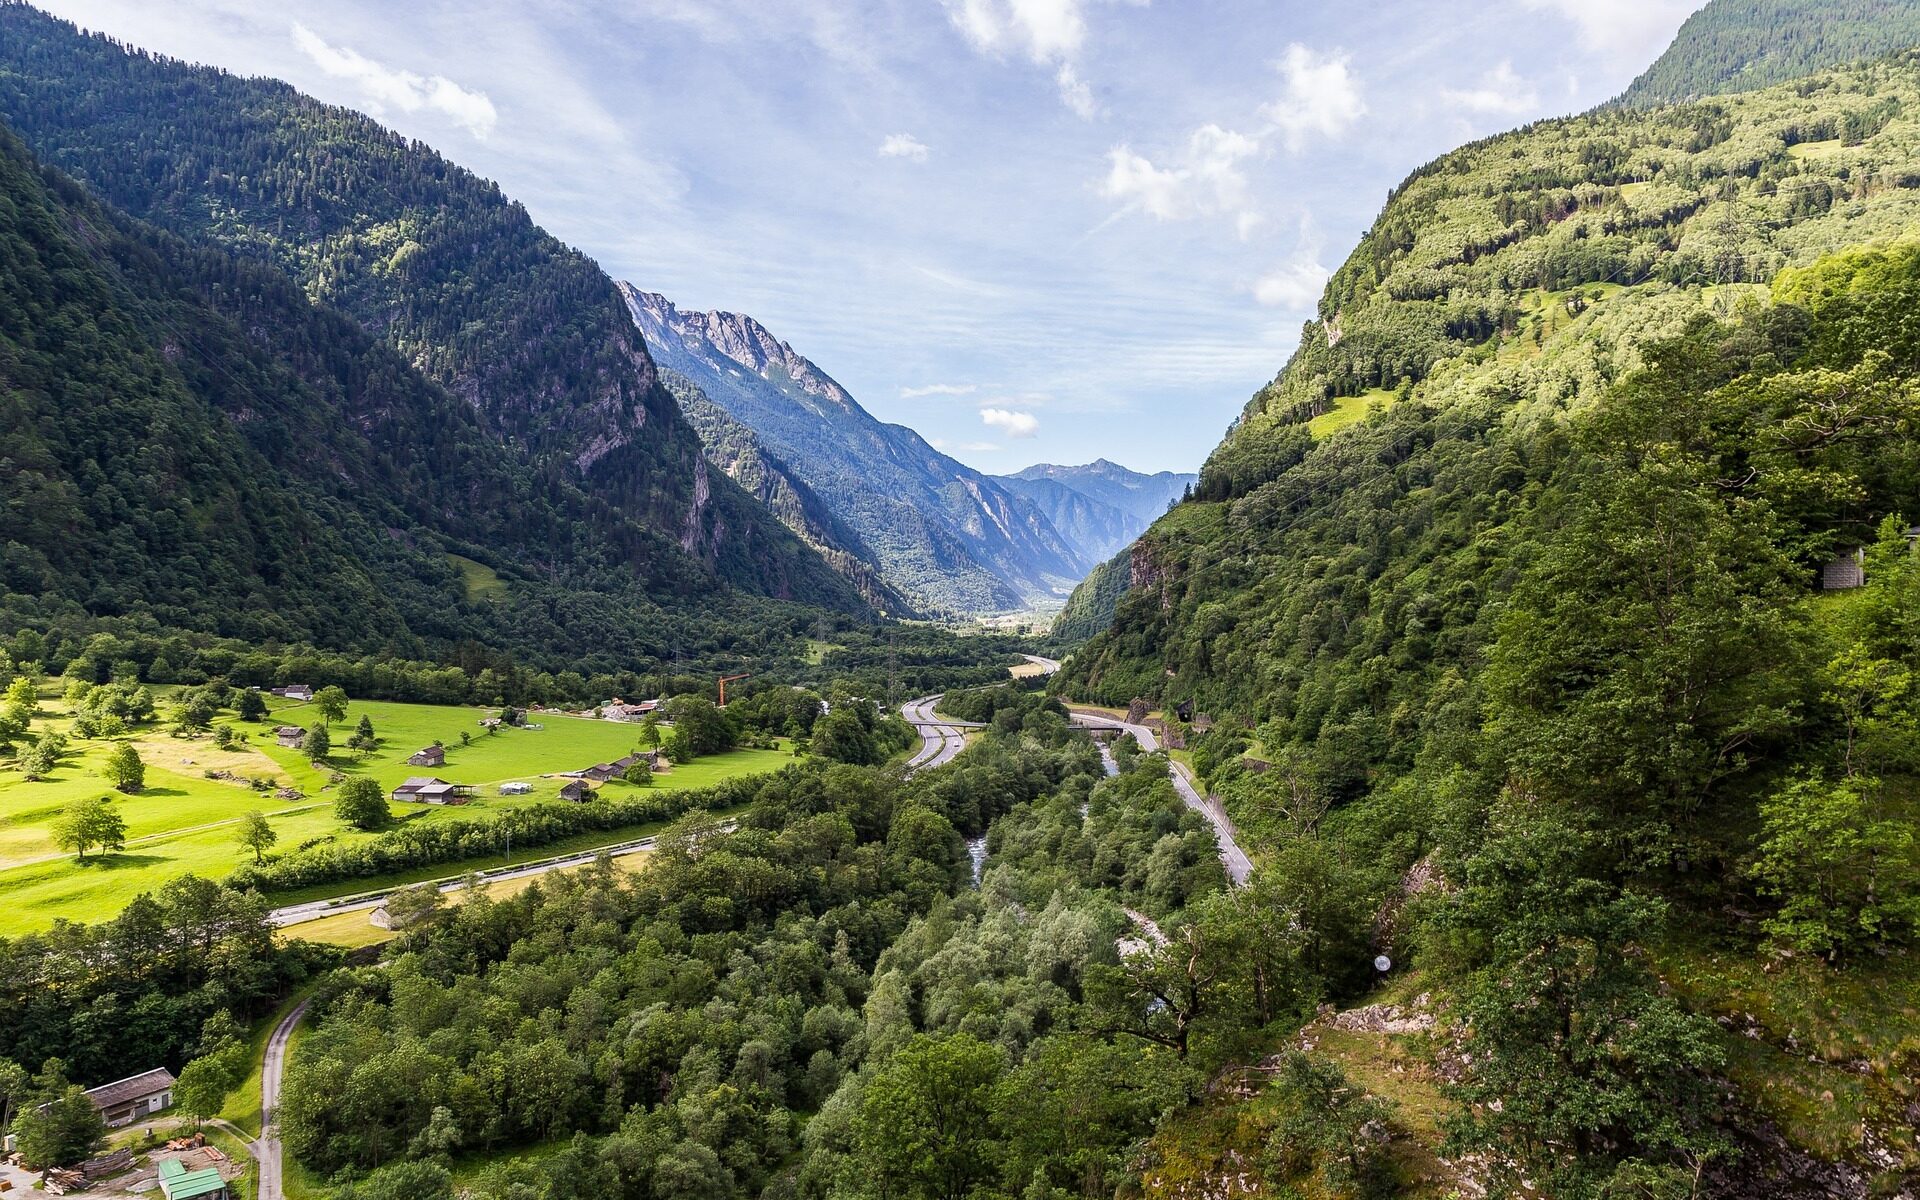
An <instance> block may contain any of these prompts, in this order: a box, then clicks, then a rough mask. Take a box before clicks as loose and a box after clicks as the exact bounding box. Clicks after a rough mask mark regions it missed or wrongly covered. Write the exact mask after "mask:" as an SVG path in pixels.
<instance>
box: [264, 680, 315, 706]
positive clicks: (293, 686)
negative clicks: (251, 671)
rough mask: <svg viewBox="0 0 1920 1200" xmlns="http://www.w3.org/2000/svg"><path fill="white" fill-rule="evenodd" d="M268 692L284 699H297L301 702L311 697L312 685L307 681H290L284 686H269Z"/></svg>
mask: <svg viewBox="0 0 1920 1200" xmlns="http://www.w3.org/2000/svg"><path fill="white" fill-rule="evenodd" d="M268 692H269V694H270V695H274V696H279V697H281V698H283V699H286V700H298V701H299V702H300V703H302V704H305V703H306V702H307V701H309V700H311V699H313V685H312V684H308V683H290V684H288V685H287V686H286V687H277V688H270V689H268Z"/></svg>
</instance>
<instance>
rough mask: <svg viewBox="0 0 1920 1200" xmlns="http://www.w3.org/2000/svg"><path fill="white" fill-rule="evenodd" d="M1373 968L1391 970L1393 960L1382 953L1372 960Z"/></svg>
mask: <svg viewBox="0 0 1920 1200" xmlns="http://www.w3.org/2000/svg"><path fill="white" fill-rule="evenodd" d="M1373 969H1374V970H1376V971H1391V970H1393V960H1392V959H1390V958H1388V957H1387V956H1386V955H1384V954H1382V955H1380V956H1379V957H1378V958H1376V959H1374V960H1373Z"/></svg>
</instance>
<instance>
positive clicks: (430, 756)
mask: <svg viewBox="0 0 1920 1200" xmlns="http://www.w3.org/2000/svg"><path fill="white" fill-rule="evenodd" d="M407 765H408V766H413V767H444V766H446V765H447V748H446V747H445V746H422V747H421V748H420V749H418V750H415V751H414V752H413V753H412V754H409V755H407Z"/></svg>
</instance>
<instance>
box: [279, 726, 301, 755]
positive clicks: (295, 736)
mask: <svg viewBox="0 0 1920 1200" xmlns="http://www.w3.org/2000/svg"><path fill="white" fill-rule="evenodd" d="M273 739H274V741H276V742H279V743H280V744H281V745H282V746H285V747H286V748H287V749H289V750H298V749H299V748H300V747H301V746H304V745H306V742H307V731H306V730H304V729H302V728H300V727H299V726H298V725H277V726H275V727H274V730H273Z"/></svg>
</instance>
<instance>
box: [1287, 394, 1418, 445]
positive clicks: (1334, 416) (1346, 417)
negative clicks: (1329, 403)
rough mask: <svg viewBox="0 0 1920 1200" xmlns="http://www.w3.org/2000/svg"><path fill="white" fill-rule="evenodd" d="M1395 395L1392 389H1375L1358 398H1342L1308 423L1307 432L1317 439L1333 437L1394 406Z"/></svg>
mask: <svg viewBox="0 0 1920 1200" xmlns="http://www.w3.org/2000/svg"><path fill="white" fill-rule="evenodd" d="M1395 395H1396V393H1395V391H1394V389H1392V388H1374V389H1372V390H1371V391H1365V392H1362V393H1360V394H1359V395H1358V396H1342V397H1340V398H1339V399H1337V400H1335V401H1334V402H1333V407H1332V408H1330V409H1328V410H1327V411H1326V412H1323V413H1321V414H1320V415H1319V416H1317V417H1315V418H1314V419H1313V420H1311V421H1308V422H1307V432H1308V433H1310V434H1312V435H1313V436H1314V437H1315V438H1327V437H1332V436H1333V435H1334V434H1336V433H1338V432H1340V431H1341V430H1342V429H1345V428H1346V427H1347V426H1349V425H1357V424H1359V423H1360V422H1361V421H1364V420H1366V418H1367V414H1369V413H1372V412H1377V411H1378V410H1380V409H1383V408H1385V407H1387V406H1388V405H1389V404H1392V403H1393V401H1394V397H1395Z"/></svg>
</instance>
